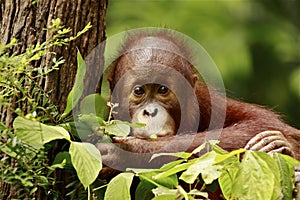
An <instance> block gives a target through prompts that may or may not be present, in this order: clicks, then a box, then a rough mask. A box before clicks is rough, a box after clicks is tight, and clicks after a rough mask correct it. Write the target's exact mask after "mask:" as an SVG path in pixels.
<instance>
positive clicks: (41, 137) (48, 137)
mask: <svg viewBox="0 0 300 200" xmlns="http://www.w3.org/2000/svg"><path fill="white" fill-rule="evenodd" d="M13 128H14V129H15V133H16V135H17V137H18V138H19V139H20V140H22V141H23V142H24V143H26V144H29V145H31V146H33V147H35V148H36V149H40V148H42V147H43V145H44V144H46V143H48V142H50V141H52V140H57V139H67V140H70V135H69V133H68V132H67V131H66V130H65V129H64V128H62V127H60V126H48V125H45V124H42V123H40V122H37V121H32V120H28V119H24V118H22V117H17V118H16V119H15V120H14V123H13Z"/></svg>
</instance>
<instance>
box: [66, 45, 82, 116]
mask: <svg viewBox="0 0 300 200" xmlns="http://www.w3.org/2000/svg"><path fill="white" fill-rule="evenodd" d="M85 72H86V64H85V62H84V60H83V58H82V56H81V54H80V52H79V51H78V53H77V73H76V77H75V83H74V86H73V88H72V90H71V91H70V93H69V95H68V98H67V106H66V109H65V111H64V113H63V114H62V118H64V117H66V116H67V115H68V114H69V112H70V111H71V110H72V109H73V108H74V107H75V106H76V105H77V103H78V102H79V99H80V97H81V95H82V91H83V86H84V82H83V81H84V76H85Z"/></svg>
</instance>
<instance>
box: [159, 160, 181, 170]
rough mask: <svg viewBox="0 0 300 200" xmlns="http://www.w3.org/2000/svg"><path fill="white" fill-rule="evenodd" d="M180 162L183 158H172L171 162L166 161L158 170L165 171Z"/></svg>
mask: <svg viewBox="0 0 300 200" xmlns="http://www.w3.org/2000/svg"><path fill="white" fill-rule="evenodd" d="M182 162H184V160H182V159H180V160H174V161H172V162H169V163H166V164H164V165H163V166H162V167H161V168H160V171H167V170H169V169H171V168H173V167H175V166H177V165H179V164H181V163H182Z"/></svg>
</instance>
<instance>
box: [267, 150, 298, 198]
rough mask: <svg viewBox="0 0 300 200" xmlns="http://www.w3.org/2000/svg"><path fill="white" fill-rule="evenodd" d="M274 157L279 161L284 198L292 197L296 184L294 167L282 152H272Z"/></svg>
mask: <svg viewBox="0 0 300 200" xmlns="http://www.w3.org/2000/svg"><path fill="white" fill-rule="evenodd" d="M272 157H273V158H274V160H275V161H276V162H277V165H278V167H279V171H280V179H281V181H280V183H281V189H282V194H283V200H289V199H292V197H293V195H292V194H293V186H294V180H293V175H294V168H293V167H292V166H289V165H288V163H287V162H286V160H285V159H284V158H283V157H282V156H281V155H280V154H277V153H276V154H272Z"/></svg>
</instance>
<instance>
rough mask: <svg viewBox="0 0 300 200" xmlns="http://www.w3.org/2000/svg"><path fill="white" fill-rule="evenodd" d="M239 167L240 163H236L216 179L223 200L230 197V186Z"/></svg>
mask: <svg viewBox="0 0 300 200" xmlns="http://www.w3.org/2000/svg"><path fill="white" fill-rule="evenodd" d="M239 165H240V163H239V162H237V163H235V165H233V166H231V167H226V168H225V170H223V172H222V174H221V176H220V177H219V179H218V182H219V184H220V187H221V190H222V193H223V195H224V197H225V199H230V197H231V194H232V185H233V181H234V180H235V176H236V174H237V172H238V170H239Z"/></svg>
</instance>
